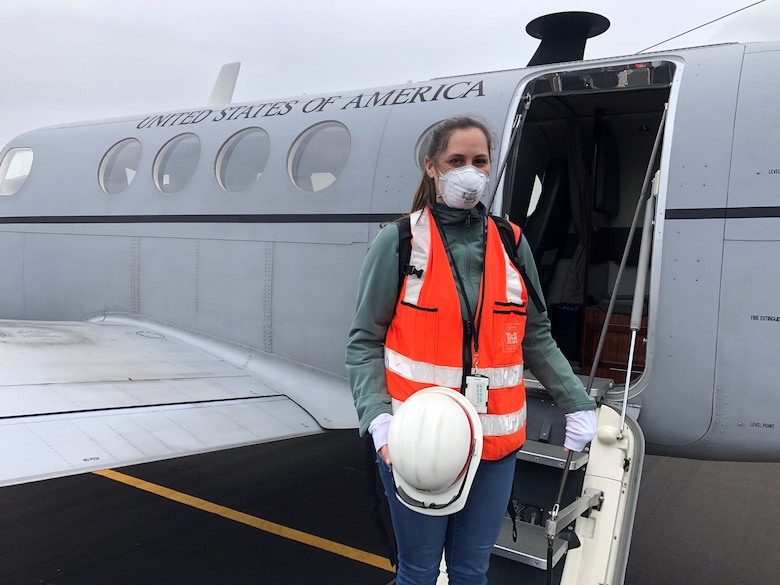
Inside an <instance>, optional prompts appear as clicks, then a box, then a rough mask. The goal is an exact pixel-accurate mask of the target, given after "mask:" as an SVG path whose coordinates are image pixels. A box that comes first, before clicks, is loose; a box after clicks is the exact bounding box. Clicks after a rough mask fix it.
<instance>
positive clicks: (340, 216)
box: [0, 207, 780, 224]
mask: <svg viewBox="0 0 780 585" xmlns="http://www.w3.org/2000/svg"><path fill="white" fill-rule="evenodd" d="M665 215H666V219H760V218H772V217H780V207H699V208H693V209H667V210H666V212H665ZM400 216H401V214H395V213H334V214H316V215H315V214H305V213H267V214H230V215H227V214H194V215H40V216H35V215H28V216H16V217H0V224H77V223H80V224H97V223H104V224H137V223H212V224H219V223H269V224H271V223H280V224H286V223H383V222H388V221H395V220H396V219H398V218H399V217H400Z"/></svg>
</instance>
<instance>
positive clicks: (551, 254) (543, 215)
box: [523, 158, 571, 294]
mask: <svg viewBox="0 0 780 585" xmlns="http://www.w3.org/2000/svg"><path fill="white" fill-rule="evenodd" d="M570 221H571V205H570V202H569V164H568V161H567V160H566V159H563V158H556V159H553V160H551V161H550V163H549V164H548V165H547V169H546V170H545V172H544V177H543V179H542V193H541V195H540V197H539V203H538V204H537V206H536V209H535V210H534V212H533V214H531V216H530V217H529V218H528V221H526V224H525V228H524V229H523V233H524V234H525V237H526V239H527V240H528V244H529V245H530V246H531V250H533V253H534V260H535V262H536V268H537V270H538V271H539V280H540V282H541V285H542V292H543V293H544V294H547V292H548V290H549V287H550V282H551V281H552V277H553V273H554V272H555V265H556V263H557V261H558V259H559V257H560V251H561V248H562V247H563V245H564V243H565V242H566V239H567V234H568V231H569V223H570Z"/></svg>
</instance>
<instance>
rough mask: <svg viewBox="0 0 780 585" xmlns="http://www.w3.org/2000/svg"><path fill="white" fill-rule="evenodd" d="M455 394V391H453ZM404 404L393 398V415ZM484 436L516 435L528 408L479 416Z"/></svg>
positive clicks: (523, 422) (521, 426)
mask: <svg viewBox="0 0 780 585" xmlns="http://www.w3.org/2000/svg"><path fill="white" fill-rule="evenodd" d="M453 392H454V390H453ZM402 404H403V402H401V401H400V400H396V399H395V398H393V413H395V411H396V410H398V408H399V407H400V406H401V405H402ZM477 416H479V422H480V423H481V426H482V435H483V436H485V437H505V436H507V435H514V434H515V433H516V432H518V431H519V430H520V429H522V428H523V426H525V419H526V407H525V406H524V407H523V408H521V409H520V410H518V411H517V412H512V413H509V414H479V415H477Z"/></svg>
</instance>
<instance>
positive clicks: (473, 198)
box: [439, 165, 488, 209]
mask: <svg viewBox="0 0 780 585" xmlns="http://www.w3.org/2000/svg"><path fill="white" fill-rule="evenodd" d="M487 184H488V176H487V173H485V172H484V171H480V170H479V169H478V168H477V167H473V166H471V165H469V166H465V167H458V168H457V169H450V170H449V171H447V172H446V173H444V174H443V175H439V190H440V191H441V193H440V195H441V198H442V199H443V200H444V203H445V204H446V205H447V207H454V208H455V209H471V208H472V207H474V206H475V205H476V204H477V203H479V200H480V199H481V198H482V196H483V195H484V194H485V190H486V189H487Z"/></svg>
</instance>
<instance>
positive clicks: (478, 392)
mask: <svg viewBox="0 0 780 585" xmlns="http://www.w3.org/2000/svg"><path fill="white" fill-rule="evenodd" d="M489 383H490V378H488V377H487V376H480V375H478V374H472V375H471V376H466V399H467V400H468V401H469V402H471V404H473V405H474V408H475V409H476V411H477V413H479V414H486V413H487V403H488V388H489Z"/></svg>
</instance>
